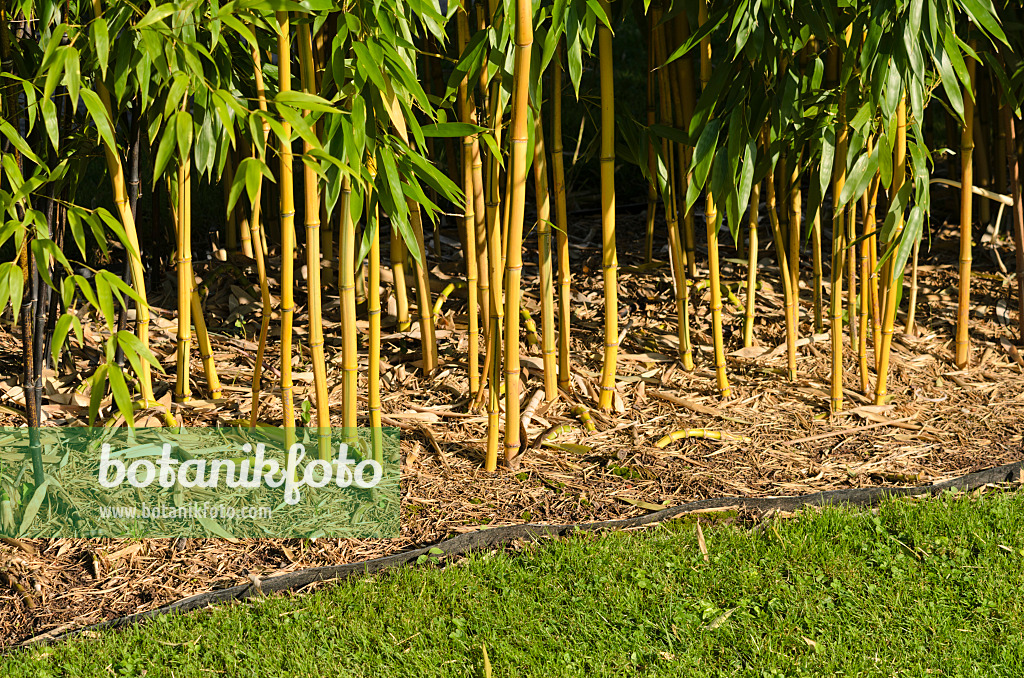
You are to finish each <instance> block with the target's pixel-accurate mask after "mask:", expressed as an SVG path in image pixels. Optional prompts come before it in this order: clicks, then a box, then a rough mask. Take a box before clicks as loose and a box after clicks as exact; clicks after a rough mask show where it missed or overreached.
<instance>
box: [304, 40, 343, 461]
mask: <svg viewBox="0 0 1024 678" xmlns="http://www.w3.org/2000/svg"><path fill="white" fill-rule="evenodd" d="M299 63H300V65H301V83H302V91H303V92H304V93H306V94H314V93H315V92H313V87H314V86H315V77H316V76H315V74H314V69H313V37H312V35H311V33H310V29H309V24H308V23H302V24H299ZM302 116H303V119H304V120H306V121H307V122H310V121H311V115H310V111H303V112H302ZM314 129H315V126H314ZM302 152H303V155H305V156H306V158H307V160H308V162H304V163H302V167H303V175H302V179H303V182H302V183H303V187H304V188H305V191H306V194H305V197H306V200H305V207H304V210H303V212H304V215H305V222H306V271H307V273H306V283H307V290H308V296H307V299H308V306H309V351H310V354H311V356H312V359H313V391H314V393H315V394H316V425H317V438H318V443H319V444H318V446H317V451H318V452H319V454H320V458H321V459H328V458H330V456H331V413H330V406H329V403H328V399H329V397H330V396H329V394H328V392H327V361H326V358H325V356H324V325H323V300H322V296H321V295H322V292H321V288H320V239H321V234H320V189H319V186H318V184H317V182H318V181H319V178H318V176H317V173H316V170H315V169H313V164H312V163H313V162H315V160H314V158H313V157H312V152H313V145H312V144H311V143H310V142H309V141H303V142H302ZM346 178H347V177H346ZM353 230H354V228H353ZM353 240H355V236H354V235H353ZM351 265H352V264H351V263H349V266H350V267H351ZM350 274H351V270H350ZM352 277H353V276H351V275H350V279H351V278H352ZM350 297H351V306H352V309H351V310H352V311H353V313H352V318H351V320H352V323H351V324H347V323H346V324H343V325H342V332H343V335H342V337H343V339H342V341H344V338H345V336H346V335H349V336H351V339H352V340H354V339H355V333H356V327H355V313H354V311H355V284H354V282H353V285H352V290H351V292H350ZM346 320H348V318H346ZM353 352H354V351H353ZM343 358H344V356H343ZM350 423H351V425H352V427H353V428H354V427H355V420H354V417H353V420H352V421H351V422H350ZM346 428H347V427H346Z"/></svg>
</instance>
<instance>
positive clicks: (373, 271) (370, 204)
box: [366, 157, 384, 462]
mask: <svg viewBox="0 0 1024 678" xmlns="http://www.w3.org/2000/svg"><path fill="white" fill-rule="evenodd" d="M366 166H367V169H368V170H369V171H370V177H371V179H370V186H373V179H374V178H375V177H376V174H377V169H376V165H375V164H374V161H373V158H372V157H371V158H369V159H368V160H367V162H366ZM366 211H367V215H368V218H367V222H368V223H367V225H366V228H367V229H368V232H369V234H370V236H369V238H370V257H369V258H370V261H369V269H370V273H369V283H368V285H367V287H368V288H369V289H368V290H367V301H366V314H367V316H368V318H369V321H370V337H369V346H368V348H367V363H368V366H367V389H368V390H369V393H368V395H367V400H368V405H369V411H370V427H371V428H372V431H371V433H372V437H373V458H374V459H376V460H377V461H378V462H382V461H384V452H383V446H382V440H381V412H380V214H379V207H378V205H377V201H376V200H375V199H373V195H372V194H371V192H370V191H369V190H368V191H367V192H366Z"/></svg>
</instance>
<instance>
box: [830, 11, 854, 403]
mask: <svg viewBox="0 0 1024 678" xmlns="http://www.w3.org/2000/svg"><path fill="white" fill-rule="evenodd" d="M851 33H852V28H847V35H846V39H845V40H843V41H842V43H840V45H839V48H842V47H846V46H847V45H848V44H849V42H850V34H851ZM837 51H838V50H837ZM841 61H842V55H840V56H839V57H838V58H837V59H836V62H835V63H836V67H837V68H841V66H842V63H841ZM836 79H837V80H838V78H836ZM839 87H840V91H839V119H838V120H837V121H836V156H835V157H836V158H839V159H840V160H837V161H836V162H835V164H834V167H833V173H832V201H833V208H832V212H833V214H832V270H831V283H832V285H831V289H830V290H829V310H830V315H831V323H830V327H829V332H830V334H831V337H832V390H831V394H830V395H831V401H830V407H831V410H832V412H839V411H840V410H842V409H843V268H844V263H845V261H846V260H845V256H846V206H845V205H840V204H839V198H840V195H841V194H842V192H843V187H844V186H845V185H846V163H845V162H844V161H843V160H841V159H842V158H846V155H847V145H848V139H849V136H848V135H849V129H848V127H847V125H846V86H845V85H844V84H842V83H840V85H839ZM851 313H852V310H851Z"/></svg>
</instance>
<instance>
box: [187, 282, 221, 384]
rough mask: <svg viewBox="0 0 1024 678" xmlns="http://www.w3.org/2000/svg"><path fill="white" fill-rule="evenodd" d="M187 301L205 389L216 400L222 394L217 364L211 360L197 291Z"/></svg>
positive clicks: (211, 353) (208, 338) (211, 349)
mask: <svg viewBox="0 0 1024 678" xmlns="http://www.w3.org/2000/svg"><path fill="white" fill-rule="evenodd" d="M189 301H190V305H191V307H192V322H194V323H195V326H196V343H198V344H199V357H200V359H201V360H202V361H203V373H204V374H205V375H206V388H207V391H208V392H209V394H210V400H218V399H220V398H221V395H222V394H221V386H220V379H219V378H218V376H217V363H216V362H215V361H214V359H213V345H212V344H211V343H210V333H209V332H208V331H207V329H206V320H205V319H204V318H203V302H202V300H201V299H200V298H199V292H198V291H197V290H195V289H193V290H192V294H190V295H189Z"/></svg>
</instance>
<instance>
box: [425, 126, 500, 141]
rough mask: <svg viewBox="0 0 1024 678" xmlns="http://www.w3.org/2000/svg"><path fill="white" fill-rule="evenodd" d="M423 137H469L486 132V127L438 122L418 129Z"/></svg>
mask: <svg viewBox="0 0 1024 678" xmlns="http://www.w3.org/2000/svg"><path fill="white" fill-rule="evenodd" d="M420 129H421V130H422V131H423V136H425V137H445V138H447V137H471V136H473V135H474V134H477V133H479V132H484V131H486V130H487V128H486V127H480V126H479V125H472V124H470V123H468V122H438V123H433V124H430V125H423V126H422V127H421V128H420Z"/></svg>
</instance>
